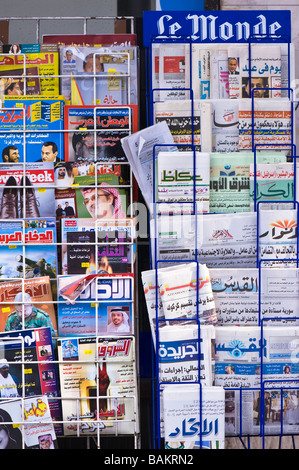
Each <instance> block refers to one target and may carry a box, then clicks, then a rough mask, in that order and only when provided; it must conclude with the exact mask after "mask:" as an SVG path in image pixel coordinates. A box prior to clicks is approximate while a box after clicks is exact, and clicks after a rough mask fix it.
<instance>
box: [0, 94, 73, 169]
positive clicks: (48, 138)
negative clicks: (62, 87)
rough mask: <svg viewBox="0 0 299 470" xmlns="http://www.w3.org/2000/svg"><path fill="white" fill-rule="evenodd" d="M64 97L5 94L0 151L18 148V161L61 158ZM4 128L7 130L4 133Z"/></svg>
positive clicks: (57, 159) (62, 157) (0, 114)
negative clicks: (11, 147)
mask: <svg viewBox="0 0 299 470" xmlns="http://www.w3.org/2000/svg"><path fill="white" fill-rule="evenodd" d="M63 107H64V97H62V96H57V97H55V98H54V97H47V96H42V95H32V96H21V97H16V96H5V98H4V100H3V109H2V110H1V113H0V117H1V122H2V123H1V129H2V132H1V139H0V151H1V152H2V151H3V149H4V148H6V147H7V146H9V145H14V146H16V147H17V148H18V152H19V161H20V162H25V161H26V162H55V163H58V162H60V161H61V160H63V159H64V142H63V141H64V135H63V132H59V131H63V129H64V120H63ZM5 131H7V132H5Z"/></svg>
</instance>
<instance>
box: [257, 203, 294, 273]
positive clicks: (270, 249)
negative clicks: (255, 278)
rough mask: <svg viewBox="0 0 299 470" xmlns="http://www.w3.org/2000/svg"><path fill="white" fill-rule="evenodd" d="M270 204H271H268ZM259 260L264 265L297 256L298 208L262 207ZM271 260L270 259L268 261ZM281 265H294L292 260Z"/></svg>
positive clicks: (259, 213) (259, 214)
mask: <svg viewBox="0 0 299 470" xmlns="http://www.w3.org/2000/svg"><path fill="white" fill-rule="evenodd" d="M267 206H269V204H267ZM258 220H259V233H258V245H259V246H258V252H259V261H263V262H262V263H261V265H262V266H263V267H267V266H272V265H275V264H277V260H279V259H285V260H291V259H296V257H297V209H280V210H279V209H277V210H275V209H274V210H272V209H265V210H264V209H260V210H259V212H258ZM267 260H269V261H267ZM286 263H287V261H286V262H284V263H280V264H281V266H285V267H286V266H288V265H291V266H292V265H293V264H294V263H293V262H292V261H290V262H289V263H288V264H287V265H286Z"/></svg>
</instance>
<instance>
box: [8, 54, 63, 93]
mask: <svg viewBox="0 0 299 470" xmlns="http://www.w3.org/2000/svg"><path fill="white" fill-rule="evenodd" d="M24 62H25V63H24ZM21 67H26V69H27V68H32V67H37V70H38V75H39V77H40V92H41V94H42V95H44V96H48V97H49V96H55V95H58V94H59V77H58V75H59V53H58V52H38V53H28V54H17V55H13V54H9V55H4V54H3V55H0V78H1V74H2V72H3V75H4V74H5V77H7V71H8V70H16V68H21ZM13 75H14V73H13V72H12V76H13Z"/></svg>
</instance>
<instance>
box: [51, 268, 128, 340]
mask: <svg viewBox="0 0 299 470" xmlns="http://www.w3.org/2000/svg"><path fill="white" fill-rule="evenodd" d="M58 299H59V301H58V336H60V337H65V336H68V337H74V336H89V335H97V334H100V335H123V334H133V333H134V305H133V301H134V276H133V274H131V273H126V274H108V275H107V274H106V275H105V274H90V275H72V276H59V277H58Z"/></svg>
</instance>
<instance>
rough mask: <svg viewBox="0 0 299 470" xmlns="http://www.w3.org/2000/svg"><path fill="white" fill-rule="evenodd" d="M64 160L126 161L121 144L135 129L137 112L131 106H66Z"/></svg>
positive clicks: (136, 127)
mask: <svg viewBox="0 0 299 470" xmlns="http://www.w3.org/2000/svg"><path fill="white" fill-rule="evenodd" d="M64 111H65V114H64V122H65V130H66V131H67V132H65V134H64V135H65V160H66V161H68V162H73V161H74V162H75V161H76V162H82V161H101V162H125V161H127V159H126V156H125V154H124V151H123V149H122V146H121V143H120V140H121V139H122V138H123V137H126V136H128V135H130V134H132V133H134V132H136V131H137V129H138V109H137V106H136V105H130V106H65V109H64Z"/></svg>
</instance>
